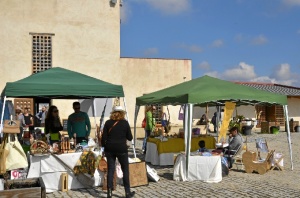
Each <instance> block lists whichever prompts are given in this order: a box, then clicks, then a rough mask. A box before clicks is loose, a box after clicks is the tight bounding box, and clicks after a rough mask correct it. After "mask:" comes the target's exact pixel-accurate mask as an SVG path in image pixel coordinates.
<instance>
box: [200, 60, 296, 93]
mask: <svg viewBox="0 0 300 198" xmlns="http://www.w3.org/2000/svg"><path fill="white" fill-rule="evenodd" d="M254 70H255V67H254V66H252V65H249V64H247V63H245V62H241V63H239V65H238V66H236V67H233V68H231V69H228V70H225V71H224V72H223V73H222V72H217V71H209V72H206V73H205V75H209V76H212V77H216V78H220V79H225V80H229V81H245V82H259V83H273V84H282V85H288V86H298V87H299V86H300V81H299V80H298V79H300V78H299V77H300V75H299V74H297V73H294V72H291V71H290V65H289V64H287V63H283V64H280V65H279V66H277V67H275V68H274V71H273V73H272V74H271V75H270V76H258V75H257V74H256V73H255V71H254Z"/></svg>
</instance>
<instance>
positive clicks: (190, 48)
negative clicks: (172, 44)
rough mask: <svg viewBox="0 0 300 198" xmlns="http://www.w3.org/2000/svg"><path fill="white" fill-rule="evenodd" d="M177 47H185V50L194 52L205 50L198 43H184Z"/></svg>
mask: <svg viewBox="0 0 300 198" xmlns="http://www.w3.org/2000/svg"><path fill="white" fill-rule="evenodd" d="M177 47H178V48H182V49H185V50H187V51H189V52H193V53H201V52H203V49H202V48H201V47H199V46H198V45H187V44H185V43H183V44H179V45H177Z"/></svg>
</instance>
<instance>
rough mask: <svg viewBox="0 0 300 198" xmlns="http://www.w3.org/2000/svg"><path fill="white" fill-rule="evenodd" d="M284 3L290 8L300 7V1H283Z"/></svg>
mask: <svg viewBox="0 0 300 198" xmlns="http://www.w3.org/2000/svg"><path fill="white" fill-rule="evenodd" d="M282 2H283V3H284V4H286V5H290V6H300V0H282Z"/></svg>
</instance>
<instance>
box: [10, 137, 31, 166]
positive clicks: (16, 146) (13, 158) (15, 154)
mask: <svg viewBox="0 0 300 198" xmlns="http://www.w3.org/2000/svg"><path fill="white" fill-rule="evenodd" d="M12 137H13V138H14V140H12ZM5 149H6V150H8V151H9V154H8V156H7V158H6V170H13V169H18V168H25V167H27V166H28V161H27V156H26V154H25V153H24V150H23V148H22V146H21V144H20V142H19V141H18V137H17V135H16V134H14V135H9V136H8V141H7V143H6V145H5Z"/></svg>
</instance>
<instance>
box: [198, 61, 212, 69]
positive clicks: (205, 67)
mask: <svg viewBox="0 0 300 198" xmlns="http://www.w3.org/2000/svg"><path fill="white" fill-rule="evenodd" d="M197 68H199V69H203V70H210V64H209V63H208V62H207V61H203V62H202V63H200V64H198V65H197Z"/></svg>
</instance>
